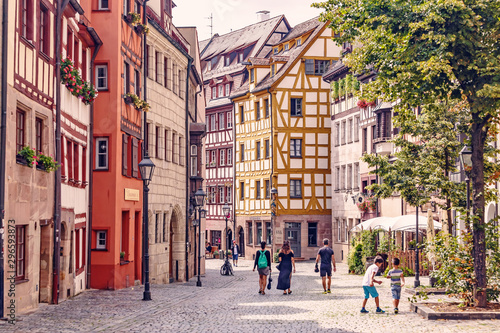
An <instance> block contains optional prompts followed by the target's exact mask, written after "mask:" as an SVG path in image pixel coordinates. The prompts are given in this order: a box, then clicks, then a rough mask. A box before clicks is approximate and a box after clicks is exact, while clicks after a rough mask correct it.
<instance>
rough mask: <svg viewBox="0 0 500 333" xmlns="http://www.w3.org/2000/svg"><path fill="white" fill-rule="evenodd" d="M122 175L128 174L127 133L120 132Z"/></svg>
mask: <svg viewBox="0 0 500 333" xmlns="http://www.w3.org/2000/svg"><path fill="white" fill-rule="evenodd" d="M122 138H123V140H122V175H123V176H128V168H127V159H128V158H127V157H128V135H127V134H122Z"/></svg>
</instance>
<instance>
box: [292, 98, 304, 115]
mask: <svg viewBox="0 0 500 333" xmlns="http://www.w3.org/2000/svg"><path fill="white" fill-rule="evenodd" d="M297 110H298V111H299V112H298V113H297ZM290 116H291V117H302V97H291V98H290Z"/></svg>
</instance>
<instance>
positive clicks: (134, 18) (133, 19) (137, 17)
mask: <svg viewBox="0 0 500 333" xmlns="http://www.w3.org/2000/svg"><path fill="white" fill-rule="evenodd" d="M128 16H129V19H130V23H132V25H136V24H137V23H139V22H141V14H139V13H135V12H130V13H128Z"/></svg>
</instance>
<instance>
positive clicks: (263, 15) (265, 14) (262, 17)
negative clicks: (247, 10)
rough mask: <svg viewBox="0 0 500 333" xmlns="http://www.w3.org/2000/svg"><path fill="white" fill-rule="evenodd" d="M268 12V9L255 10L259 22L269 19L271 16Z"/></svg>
mask: <svg viewBox="0 0 500 333" xmlns="http://www.w3.org/2000/svg"><path fill="white" fill-rule="evenodd" d="M269 13H270V11H268V10H261V11H260V12H257V15H258V17H259V22H262V21H265V20H269V19H270V18H271V16H270V15H269Z"/></svg>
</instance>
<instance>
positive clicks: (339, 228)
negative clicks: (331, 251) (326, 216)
mask: <svg viewBox="0 0 500 333" xmlns="http://www.w3.org/2000/svg"><path fill="white" fill-rule="evenodd" d="M335 220H336V222H335V223H336V224H337V241H339V242H340V241H341V238H342V231H341V228H342V226H341V225H340V220H339V219H335Z"/></svg>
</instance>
